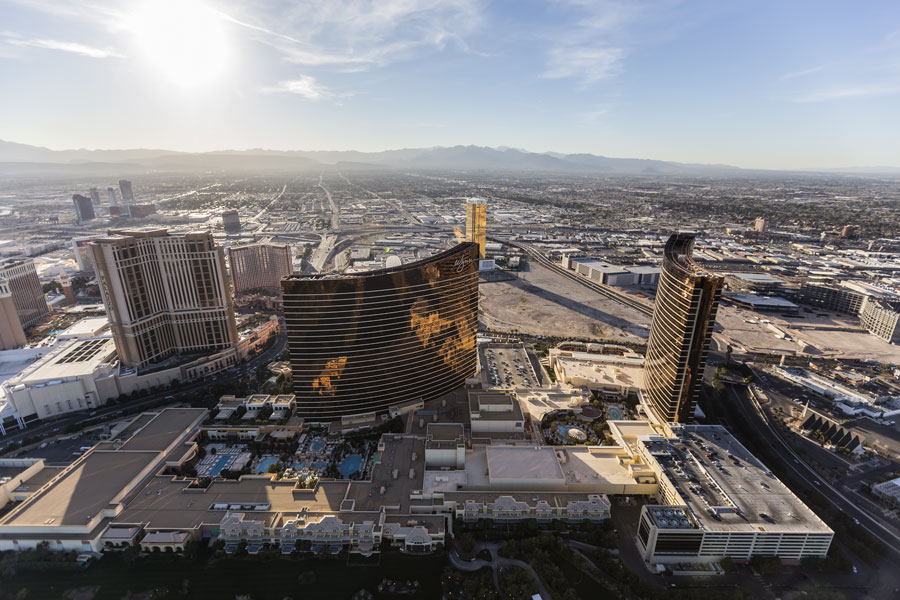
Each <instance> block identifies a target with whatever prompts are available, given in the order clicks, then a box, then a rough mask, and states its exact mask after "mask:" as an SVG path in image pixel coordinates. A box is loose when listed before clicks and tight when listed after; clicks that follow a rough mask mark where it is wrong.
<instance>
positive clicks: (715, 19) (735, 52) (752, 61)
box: [0, 0, 900, 169]
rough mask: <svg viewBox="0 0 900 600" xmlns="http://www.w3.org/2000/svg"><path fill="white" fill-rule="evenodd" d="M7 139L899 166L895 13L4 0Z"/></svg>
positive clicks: (0, 54) (737, 3)
mask: <svg viewBox="0 0 900 600" xmlns="http://www.w3.org/2000/svg"><path fill="white" fill-rule="evenodd" d="M0 90H2V93H0V139H3V140H8V141H15V142H21V143H27V144H34V145H39V146H46V147H49V148H53V149H66V148H92V149H94V148H165V149H171V150H184V151H208V150H222V149H247V148H270V149H278V150H350V149H353V150H362V151H377V150H384V149H393V148H412V147H430V146H453V145H457V144H462V145H469V144H474V145H479V146H495V147H496V146H509V147H515V148H522V149H526V150H529V151H534V152H546V151H553V152H564V153H575V152H586V153H592V154H598V155H604V156H613V157H635V158H653V159H661V160H674V161H680V162H695V163H716V164H730V165H736V166H742V167H752V168H774V169H779V168H829V167H831V168H840V167H854V166H896V167H900V143H898V139H900V110H898V107H900V2H897V1H896V0H888V1H878V0H866V1H865V2H846V1H845V2H837V1H831V0H815V1H804V0H791V1H784V0H776V1H767V0H754V1H744V0H727V1H722V0H710V1H705V0H699V1H682V2H680V1H676V0H659V1H655V0H647V1H644V0H622V1H617V0H598V1H596V2H594V1H589V0H548V1H545V2H539V1H532V0H508V1H494V2H490V1H482V0H372V1H367V0H293V1H285V2H278V1H275V0H271V1H268V0H146V1H145V0H126V1H123V2H120V1H113V0H61V1H58V2H53V1H50V0H0Z"/></svg>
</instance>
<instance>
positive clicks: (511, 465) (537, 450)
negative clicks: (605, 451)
mask: <svg viewBox="0 0 900 600" xmlns="http://www.w3.org/2000/svg"><path fill="white" fill-rule="evenodd" d="M485 452H486V455H487V469H488V476H489V477H490V479H491V480H492V481H495V480H501V479H518V480H522V479H531V480H558V481H560V482H563V481H564V480H565V474H564V473H563V470H562V467H561V466H560V464H559V459H557V458H556V451H555V450H554V449H553V448H552V447H550V446H489V447H487V448H486V450H485ZM467 462H468V461H467ZM467 470H468V469H467Z"/></svg>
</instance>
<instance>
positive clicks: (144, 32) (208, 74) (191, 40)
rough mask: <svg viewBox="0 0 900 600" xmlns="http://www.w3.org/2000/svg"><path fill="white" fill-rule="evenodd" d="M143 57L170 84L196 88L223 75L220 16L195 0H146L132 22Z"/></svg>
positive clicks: (224, 52)
mask: <svg viewBox="0 0 900 600" xmlns="http://www.w3.org/2000/svg"><path fill="white" fill-rule="evenodd" d="M132 23H133V26H132V31H133V32H134V36H135V41H136V42H137V44H138V45H139V46H140V48H141V50H142V53H143V55H144V57H145V58H146V59H147V61H148V62H149V63H150V64H151V65H152V66H153V67H155V68H156V69H158V70H159V71H160V72H161V73H162V74H163V76H164V77H165V78H166V79H167V80H169V81H170V82H172V83H176V84H179V85H185V86H196V85H202V84H205V83H209V82H211V81H213V80H215V79H217V78H219V77H221V76H222V74H223V73H224V72H225V67H226V63H227V58H228V57H227V54H228V52H227V50H228V48H227V44H226V39H225V29H224V25H223V21H222V17H221V15H220V14H219V13H218V12H216V11H215V10H213V9H211V8H210V7H208V6H206V5H205V4H203V3H202V2H199V1H197V0H148V1H147V2H145V3H144V4H143V5H142V6H141V7H140V8H139V9H138V11H137V12H136V13H135V14H134V16H133V18H132Z"/></svg>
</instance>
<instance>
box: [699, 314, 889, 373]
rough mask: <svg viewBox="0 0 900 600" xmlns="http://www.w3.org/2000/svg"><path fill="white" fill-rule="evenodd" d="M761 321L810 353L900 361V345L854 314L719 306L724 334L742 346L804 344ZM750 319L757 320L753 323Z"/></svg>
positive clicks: (772, 348) (774, 348)
mask: <svg viewBox="0 0 900 600" xmlns="http://www.w3.org/2000/svg"><path fill="white" fill-rule="evenodd" d="M761 320H767V321H771V324H772V325H774V326H776V327H778V328H780V329H782V330H783V331H785V332H786V333H788V334H789V335H790V336H791V337H792V338H793V339H795V340H800V341H802V342H804V343H806V344H809V346H808V347H807V348H806V354H807V355H809V356H833V357H836V358H857V359H867V358H871V359H875V360H878V361H880V362H892V363H898V362H900V346H895V345H893V344H889V343H888V342H885V341H884V340H882V339H880V338H877V337H875V336H874V335H871V334H870V333H869V332H867V331H866V330H865V329H863V328H862V327H860V326H859V319H858V318H856V317H853V316H850V315H841V314H836V313H829V312H826V311H822V310H819V309H816V310H815V311H812V312H806V311H801V313H800V315H799V316H796V317H782V316H778V315H769V314H761V313H757V312H753V311H749V310H744V309H742V308H735V307H726V306H722V307H720V308H719V312H718V314H717V316H716V321H718V323H719V324H720V325H722V326H723V327H724V328H725V331H724V337H726V338H730V339H731V340H734V341H735V342H737V344H738V345H739V346H742V347H744V348H747V349H748V350H751V351H757V352H779V351H783V350H790V351H796V352H797V353H798V354H801V355H802V354H803V353H802V352H800V346H799V345H798V344H797V343H795V342H793V341H786V340H783V339H778V338H777V337H775V332H774V331H773V330H772V329H770V328H769V327H768V324H766V323H761V322H760V321H761ZM748 321H755V323H751V322H748Z"/></svg>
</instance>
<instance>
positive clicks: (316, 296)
mask: <svg viewBox="0 0 900 600" xmlns="http://www.w3.org/2000/svg"><path fill="white" fill-rule="evenodd" d="M281 287H282V294H283V297H284V313H285V319H286V323H287V334H288V344H289V347H290V354H291V370H292V372H293V381H294V394H295V395H296V396H297V405H298V407H299V411H300V414H301V415H302V416H303V417H305V418H306V419H307V420H311V421H331V420H336V419H340V418H341V417H346V416H350V415H360V414H367V413H375V412H381V411H387V410H388V408H389V407H390V406H392V405H395V404H401V403H405V402H410V401H416V400H430V399H432V398H436V397H438V396H441V395H443V394H445V393H447V392H449V391H451V390H453V389H456V388H458V387H459V386H461V385H463V383H465V381H466V379H467V378H468V377H471V376H472V375H473V374H474V373H475V366H476V360H477V359H476V349H475V336H476V331H477V324H478V246H477V245H476V244H473V243H462V244H459V245H458V246H456V247H454V248H452V249H450V250H446V251H444V252H441V253H440V254H437V255H435V256H432V257H431V258H428V259H424V260H420V261H417V262H413V263H409V264H405V265H401V266H398V267H392V268H388V269H381V270H378V271H370V272H363V273H354V274H352V275H348V276H339V275H294V276H291V277H288V278H286V279H284V280H283V281H282V283H281Z"/></svg>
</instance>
